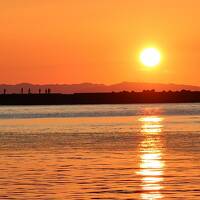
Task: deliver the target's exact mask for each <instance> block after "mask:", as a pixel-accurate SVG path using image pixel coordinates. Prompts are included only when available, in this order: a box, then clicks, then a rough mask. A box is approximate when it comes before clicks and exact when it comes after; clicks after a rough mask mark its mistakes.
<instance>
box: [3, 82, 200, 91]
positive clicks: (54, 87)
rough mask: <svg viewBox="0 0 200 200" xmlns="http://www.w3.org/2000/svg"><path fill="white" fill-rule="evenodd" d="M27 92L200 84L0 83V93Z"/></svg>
mask: <svg viewBox="0 0 200 200" xmlns="http://www.w3.org/2000/svg"><path fill="white" fill-rule="evenodd" d="M21 88H23V92H24V93H27V92H28V90H29V88H30V91H31V92H32V93H38V91H39V89H41V92H42V93H44V92H45V90H46V89H48V88H49V89H51V92H52V93H63V94H73V93H98V92H120V91H136V92H140V91H143V90H152V89H153V90H155V91H164V90H165V91H169V90H171V91H180V90H191V91H200V86H194V85H185V84H173V83H169V84H165V83H145V82H144V83H143V82H121V83H117V84H111V85H106V84H96V83H89V82H85V83H77V84H31V83H19V84H15V85H11V84H0V93H3V91H4V89H5V90H6V93H21Z"/></svg>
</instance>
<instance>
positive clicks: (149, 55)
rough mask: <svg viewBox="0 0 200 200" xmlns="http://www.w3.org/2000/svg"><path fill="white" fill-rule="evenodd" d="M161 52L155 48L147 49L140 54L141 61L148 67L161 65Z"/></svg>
mask: <svg viewBox="0 0 200 200" xmlns="http://www.w3.org/2000/svg"><path fill="white" fill-rule="evenodd" d="M160 60H161V55H160V52H159V51H158V50H157V49H155V48H146V49H144V50H143V51H142V52H141V53H140V61H141V62H142V64H143V65H145V66H146V67H155V66H157V65H158V64H159V63H160Z"/></svg>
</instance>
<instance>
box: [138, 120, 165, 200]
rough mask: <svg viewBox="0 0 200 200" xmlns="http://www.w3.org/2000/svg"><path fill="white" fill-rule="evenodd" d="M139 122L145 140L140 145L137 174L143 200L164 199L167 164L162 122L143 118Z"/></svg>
mask: <svg viewBox="0 0 200 200" xmlns="http://www.w3.org/2000/svg"><path fill="white" fill-rule="evenodd" d="M139 121H140V122H141V123H142V125H141V133H142V134H143V135H144V140H143V141H142V142H141V144H140V149H139V151H140V169H139V171H138V172H137V174H139V175H140V176H141V187H142V190H143V193H142V194H141V199H143V200H156V199H162V198H163V194H162V193H161V190H162V189H163V186H162V183H163V181H164V178H163V173H164V166H165V163H164V161H163V152H162V151H163V147H162V140H161V138H160V134H161V132H162V124H161V123H162V121H163V118H160V117H155V116H151V117H143V118H140V119H139Z"/></svg>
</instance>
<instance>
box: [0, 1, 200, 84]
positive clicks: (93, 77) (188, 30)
mask: <svg viewBox="0 0 200 200" xmlns="http://www.w3.org/2000/svg"><path fill="white" fill-rule="evenodd" d="M199 8H200V1H199V0H167V1H164V0H6V1H3V0H2V1H0V24H1V29H0V70H1V71H0V82H1V83H19V82H31V83H80V82H94V83H116V82H121V81H134V82H136V81H140V82H161V83H183V84H193V85H200V78H199V76H200V73H199V67H200V12H199ZM149 46H155V47H157V48H158V49H160V51H161V52H162V56H163V59H162V63H161V65H160V66H158V67H157V68H155V69H154V70H146V69H145V68H144V67H143V66H142V65H141V64H140V62H139V61H138V55H139V52H140V51H141V49H143V48H145V47H149Z"/></svg>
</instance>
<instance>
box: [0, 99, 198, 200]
mask: <svg viewBox="0 0 200 200" xmlns="http://www.w3.org/2000/svg"><path fill="white" fill-rule="evenodd" d="M0 199H1V200H7V199H9V200H15V199H17V200H39V199H40V200H57V199H58V200H62V199H64V200H65V199H66V200H71V199H72V200H88V199H98V200H99V199H106V200H158V199H161V200H162V199H163V200H168V199H175V200H176V199H180V200H184V199H186V200H199V199H200V104H199V103H196V104H190V103H188V104H129V105H124V104H123V105H62V106H1V107H0Z"/></svg>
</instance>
